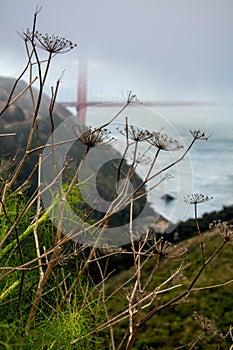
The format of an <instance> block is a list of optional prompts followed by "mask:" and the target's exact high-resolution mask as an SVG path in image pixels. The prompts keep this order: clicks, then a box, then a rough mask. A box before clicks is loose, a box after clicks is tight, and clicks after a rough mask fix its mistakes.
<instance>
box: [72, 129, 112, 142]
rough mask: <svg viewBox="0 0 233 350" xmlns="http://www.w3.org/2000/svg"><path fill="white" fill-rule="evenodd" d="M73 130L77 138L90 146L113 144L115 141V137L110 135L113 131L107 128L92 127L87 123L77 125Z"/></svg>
mask: <svg viewBox="0 0 233 350" xmlns="http://www.w3.org/2000/svg"><path fill="white" fill-rule="evenodd" d="M73 130H74V132H75V135H76V137H77V139H78V140H79V141H81V142H82V143H83V144H84V145H85V146H87V147H88V148H91V147H97V146H101V145H106V144H111V143H113V142H114V141H115V139H114V137H110V135H111V132H110V131H108V130H107V129H102V128H98V129H92V128H91V127H88V126H85V125H75V126H74V127H73Z"/></svg>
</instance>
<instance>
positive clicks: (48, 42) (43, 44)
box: [24, 29, 77, 54]
mask: <svg viewBox="0 0 233 350" xmlns="http://www.w3.org/2000/svg"><path fill="white" fill-rule="evenodd" d="M24 38H25V40H26V41H27V40H29V41H30V42H31V43H33V44H34V45H35V46H37V47H39V48H41V49H43V50H45V51H48V52H49V53H52V54H57V53H66V52H68V51H70V50H72V49H73V48H75V47H76V46H77V45H76V44H74V43H73V42H72V41H70V40H68V39H66V38H64V37H58V36H56V35H54V34H52V35H48V34H42V33H39V32H38V31H36V32H35V33H34V32H31V31H30V30H29V29H27V31H26V32H25V33H24Z"/></svg>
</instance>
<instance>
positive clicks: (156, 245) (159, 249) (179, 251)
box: [152, 237, 187, 259]
mask: <svg viewBox="0 0 233 350" xmlns="http://www.w3.org/2000/svg"><path fill="white" fill-rule="evenodd" d="M152 241H153V252H154V254H155V255H158V256H159V257H160V258H167V259H169V258H170V259H173V258H178V257H180V256H182V255H184V254H185V253H186V252H187V250H186V249H183V248H179V247H177V246H176V245H174V244H172V243H171V242H168V241H165V239H164V238H163V237H161V238H160V239H156V237H154V238H152Z"/></svg>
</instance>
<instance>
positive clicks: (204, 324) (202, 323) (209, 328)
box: [193, 311, 222, 337]
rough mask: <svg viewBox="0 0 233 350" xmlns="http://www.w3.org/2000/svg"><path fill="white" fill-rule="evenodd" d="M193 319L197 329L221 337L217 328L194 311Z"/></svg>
mask: <svg viewBox="0 0 233 350" xmlns="http://www.w3.org/2000/svg"><path fill="white" fill-rule="evenodd" d="M193 319H194V320H195V321H196V322H197V323H198V324H199V327H200V328H201V329H202V330H203V332H205V333H207V334H211V335H215V336H220V337H222V334H221V333H220V332H219V330H218V328H217V327H216V326H215V325H214V324H213V322H212V321H211V320H209V319H208V318H207V317H205V316H203V315H199V314H198V313H197V312H196V311H194V313H193Z"/></svg>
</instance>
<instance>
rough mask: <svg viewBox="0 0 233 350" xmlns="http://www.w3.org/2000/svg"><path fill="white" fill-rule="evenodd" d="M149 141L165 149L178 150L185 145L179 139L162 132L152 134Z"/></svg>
mask: <svg viewBox="0 0 233 350" xmlns="http://www.w3.org/2000/svg"><path fill="white" fill-rule="evenodd" d="M148 142H149V143H150V144H151V145H153V146H155V147H157V148H158V149H161V150H163V151H177V150H179V149H181V148H183V145H181V144H180V143H179V141H178V140H175V139H172V138H171V137H169V136H168V135H167V134H161V133H160V132H154V133H153V134H151V137H150V139H149V140H148Z"/></svg>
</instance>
